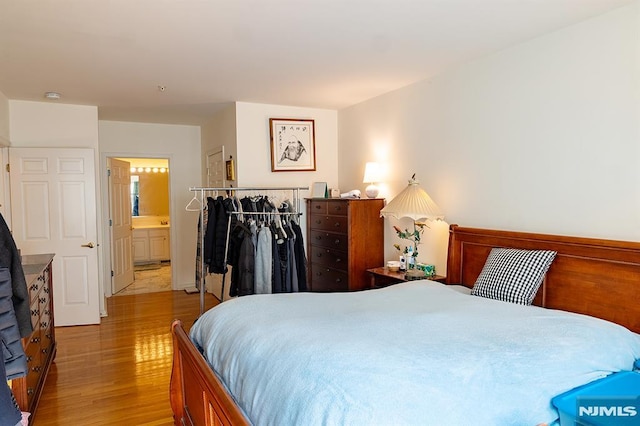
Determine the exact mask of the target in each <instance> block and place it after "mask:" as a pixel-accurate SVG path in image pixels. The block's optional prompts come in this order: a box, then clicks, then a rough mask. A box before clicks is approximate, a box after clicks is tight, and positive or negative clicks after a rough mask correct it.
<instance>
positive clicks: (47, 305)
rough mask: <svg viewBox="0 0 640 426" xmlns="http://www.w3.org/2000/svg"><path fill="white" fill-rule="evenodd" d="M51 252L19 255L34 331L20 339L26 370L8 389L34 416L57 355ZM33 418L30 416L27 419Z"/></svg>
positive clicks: (21, 405) (21, 407)
mask: <svg viewBox="0 0 640 426" xmlns="http://www.w3.org/2000/svg"><path fill="white" fill-rule="evenodd" d="M52 260H53V255H49V254H42V255H27V256H23V257H22V262H23V265H22V267H23V269H24V274H25V278H26V280H27V287H28V289H29V297H30V300H31V308H30V309H31V324H32V325H33V333H31V336H29V337H26V338H24V339H22V345H23V347H24V352H25V354H26V356H27V367H28V368H29V371H28V372H27V375H26V376H25V377H21V378H18V379H14V380H12V381H11V389H12V391H13V394H14V396H15V398H16V402H17V403H18V406H19V407H20V409H21V410H22V411H27V412H30V413H31V416H32V417H34V416H35V412H36V408H37V406H38V401H39V399H40V394H41V393H42V389H43V387H44V382H45V380H46V378H47V374H48V373H49V368H50V367H51V363H52V362H53V360H54V358H55V355H56V337H55V328H54V322H53V287H52V285H53V284H52V282H51V276H52V275H51V263H52ZM31 420H33V419H30V422H31Z"/></svg>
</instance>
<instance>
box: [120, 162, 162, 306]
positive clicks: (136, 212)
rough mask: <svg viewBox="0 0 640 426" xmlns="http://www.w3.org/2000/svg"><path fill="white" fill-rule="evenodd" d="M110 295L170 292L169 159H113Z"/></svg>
mask: <svg viewBox="0 0 640 426" xmlns="http://www.w3.org/2000/svg"><path fill="white" fill-rule="evenodd" d="M108 160H109V164H110V166H109V170H110V171H111V172H110V181H109V212H110V217H111V222H112V226H111V264H112V269H113V273H112V276H113V279H112V294H113V295H128V294H140V293H151V292H156V291H170V290H171V249H170V247H171V244H170V235H171V218H170V208H169V187H170V185H169V179H170V173H169V160H168V159H167V158H137V157H126V158H125V157H117V158H109V159H108Z"/></svg>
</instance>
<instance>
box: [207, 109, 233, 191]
mask: <svg viewBox="0 0 640 426" xmlns="http://www.w3.org/2000/svg"><path fill="white" fill-rule="evenodd" d="M201 133H202V182H201V184H202V185H206V183H207V154H208V153H209V152H210V151H212V150H213V149H215V148H218V147H221V146H224V156H225V160H228V159H229V158H230V156H233V158H234V159H235V158H237V154H236V152H237V143H236V106H235V103H233V104H230V105H229V106H228V107H226V108H223V109H222V110H220V111H218V112H217V113H216V114H215V115H214V116H213V117H212V118H211V119H210V120H209V121H207V123H205V124H204V125H203V126H201ZM232 183H233V182H232Z"/></svg>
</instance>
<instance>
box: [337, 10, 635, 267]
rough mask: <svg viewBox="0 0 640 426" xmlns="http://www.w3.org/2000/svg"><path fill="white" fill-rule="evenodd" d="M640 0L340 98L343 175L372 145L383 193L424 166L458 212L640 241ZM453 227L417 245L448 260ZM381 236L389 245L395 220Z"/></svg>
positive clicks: (440, 263) (508, 225)
mask: <svg viewBox="0 0 640 426" xmlns="http://www.w3.org/2000/svg"><path fill="white" fill-rule="evenodd" d="M639 9H640V3H638V2H635V3H632V4H631V5H629V6H627V7H624V8H621V9H618V10H616V11H613V12H611V13H608V14H606V15H602V16H600V17H597V18H595V19H591V20H588V21H585V22H583V23H580V24H578V25H574V26H571V27H568V28H565V29H563V30H560V31H557V32H554V33H551V34H548V35H546V36H543V37H540V38H537V39H534V40H531V41H529V42H527V43H524V44H521V45H519V46H516V47H513V48H511V49H508V50H505V51H502V52H500V53H498V54H495V55H492V56H489V57H486V58H483V59H480V60H477V61H475V62H473V63H469V64H467V65H465V66H461V67H460V68H458V69H456V70H454V71H452V72H448V73H445V74H443V75H441V76H439V77H436V78H434V79H432V80H430V81H423V82H420V83H417V84H414V85H412V86H409V87H406V88H403V89H401V90H398V91H395V92H392V93H388V94H386V95H383V96H381V97H378V98H375V99H372V100H370V101H367V102H364V103H362V104H359V105H355V106H353V107H350V108H347V109H344V110H342V111H340V113H339V122H340V129H339V134H340V158H341V160H342V161H341V162H340V169H339V172H340V185H341V186H347V187H348V186H355V185H362V184H361V183H360V180H361V170H360V169H362V168H363V167H364V162H365V160H366V159H365V157H367V158H370V157H375V159H377V160H379V161H382V162H383V163H384V164H385V165H386V166H387V167H388V174H387V178H386V184H387V186H385V187H383V193H382V194H381V195H382V196H386V197H390V196H393V195H395V194H397V193H398V192H399V191H400V190H401V189H402V188H403V187H404V186H405V183H406V179H407V178H408V177H410V175H411V174H412V173H414V172H416V173H417V177H418V178H419V179H420V181H421V182H422V186H423V188H424V189H425V190H426V191H427V192H428V193H429V194H430V195H431V197H432V198H433V199H434V200H435V202H436V203H438V205H439V206H440V207H441V209H442V210H443V211H444V213H445V215H446V220H447V222H449V223H458V224H460V225H464V226H475V227H487V228H497V229H512V230H519V231H532V232H541V233H552V234H566V235H579V236H590V237H599V238H610V239H622V240H636V241H638V240H640V143H639V136H640V127H639V126H640V120H639V118H640V96H639V94H640V89H639V87H640V70H639V68H638V66H639V64H640V47H639V45H640V25H639V23H640V12H639ZM363 153H367V155H364V154H363ZM351 158H353V159H354V160H350V159H351ZM345 159H349V160H346V161H345ZM404 223H406V222H403V224H404ZM446 236H447V235H446V227H444V226H441V225H440V224H436V225H435V229H434V230H432V232H427V235H426V238H427V239H428V241H429V243H430V244H431V246H429V245H426V246H425V247H426V248H427V249H428V250H423V253H424V254H423V255H422V256H421V259H423V260H426V261H430V262H435V263H436V267H437V268H438V271H444V267H445V263H444V259H445V257H444V256H443V253H444V252H446ZM385 240H386V241H387V244H385V246H386V247H387V249H386V250H387V252H386V254H387V258H390V257H391V256H392V255H393V254H394V251H393V249H392V248H391V245H392V243H393V242H395V241H396V240H395V236H394V235H393V233H392V232H391V229H390V224H389V222H388V221H387V226H386V236H385ZM423 256H424V257H423Z"/></svg>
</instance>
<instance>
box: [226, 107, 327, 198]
mask: <svg viewBox="0 0 640 426" xmlns="http://www.w3.org/2000/svg"><path fill="white" fill-rule="evenodd" d="M269 118H303V119H313V120H314V127H315V136H316V138H315V141H316V171H313V172H276V173H274V172H272V171H271V150H270V142H269ZM236 126H237V141H238V152H237V164H236V167H237V179H238V186H244V187H250V186H261V187H264V186H287V187H291V186H309V187H310V186H311V185H312V183H313V182H327V184H328V185H329V187H335V186H337V184H338V112H337V111H335V110H327V109H315V108H301V107H291V106H283V105H269V104H253V103H246V102H238V103H236ZM308 195H309V194H305V196H308Z"/></svg>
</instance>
